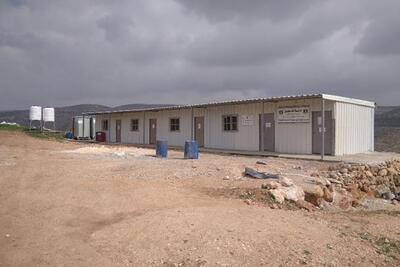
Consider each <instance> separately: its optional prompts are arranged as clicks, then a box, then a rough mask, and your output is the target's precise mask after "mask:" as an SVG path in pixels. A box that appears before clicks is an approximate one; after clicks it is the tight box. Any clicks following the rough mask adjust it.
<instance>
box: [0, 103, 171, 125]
mask: <svg viewBox="0 0 400 267" xmlns="http://www.w3.org/2000/svg"><path fill="white" fill-rule="evenodd" d="M160 106H169V105H165V104H164V105H163V104H160V105H158V104H128V105H122V106H116V107H108V106H103V105H93V104H81V105H74V106H66V107H56V108H55V115H56V128H57V130H60V131H67V130H69V129H71V127H72V117H74V116H77V115H81V114H82V113H83V112H96V111H106V110H126V109H141V108H151V107H160ZM2 121H6V122H16V123H18V124H20V125H25V126H27V125H29V110H10V111H0V122H2Z"/></svg>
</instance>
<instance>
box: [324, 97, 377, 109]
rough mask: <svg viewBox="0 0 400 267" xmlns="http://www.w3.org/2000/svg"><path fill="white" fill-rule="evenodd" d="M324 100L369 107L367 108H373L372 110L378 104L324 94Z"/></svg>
mask: <svg viewBox="0 0 400 267" xmlns="http://www.w3.org/2000/svg"><path fill="white" fill-rule="evenodd" d="M322 98H323V99H327V100H332V101H337V102H343V103H349V104H355V105H360V106H367V107H371V108H375V106H376V103H375V102H372V101H367V100H361V99H356V98H350V97H344V96H337V95H329V94H322Z"/></svg>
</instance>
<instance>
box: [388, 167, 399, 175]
mask: <svg viewBox="0 0 400 267" xmlns="http://www.w3.org/2000/svg"><path fill="white" fill-rule="evenodd" d="M387 170H388V174H389V175H397V174H398V172H397V171H396V169H395V168H393V167H390V168H388V169H387Z"/></svg>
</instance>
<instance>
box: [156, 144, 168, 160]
mask: <svg viewBox="0 0 400 267" xmlns="http://www.w3.org/2000/svg"><path fill="white" fill-rule="evenodd" d="M156 156H157V157H158V158H166V157H167V156H168V142H167V141H165V140H157V143H156Z"/></svg>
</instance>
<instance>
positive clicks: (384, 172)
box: [378, 169, 388, 177]
mask: <svg viewBox="0 0 400 267" xmlns="http://www.w3.org/2000/svg"><path fill="white" fill-rule="evenodd" d="M378 175H379V176H382V177H385V176H387V175H388V170H387V169H380V170H379V172H378Z"/></svg>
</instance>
